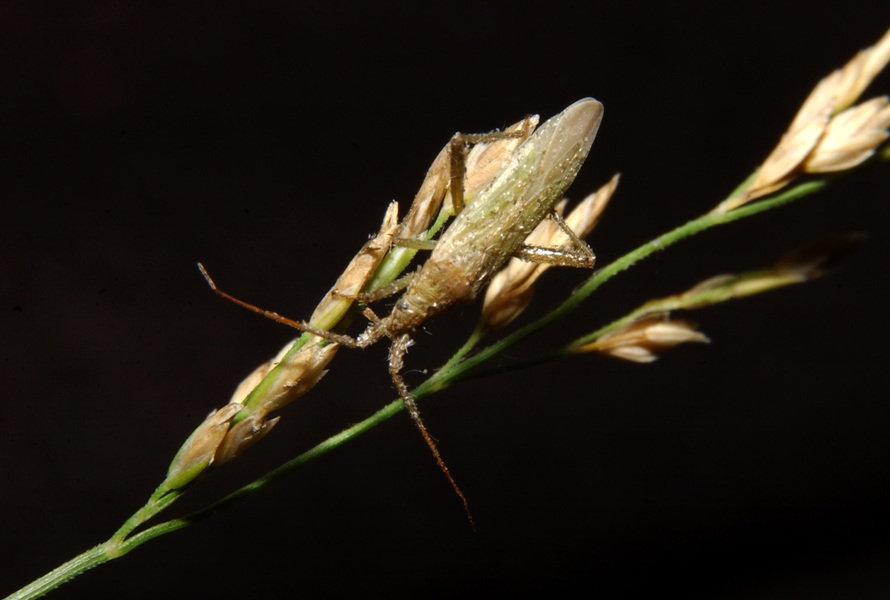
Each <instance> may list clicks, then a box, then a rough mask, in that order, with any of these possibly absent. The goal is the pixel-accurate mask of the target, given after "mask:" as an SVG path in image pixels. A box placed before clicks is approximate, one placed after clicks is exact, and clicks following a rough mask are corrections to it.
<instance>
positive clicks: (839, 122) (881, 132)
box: [803, 96, 890, 173]
mask: <svg viewBox="0 0 890 600" xmlns="http://www.w3.org/2000/svg"><path fill="white" fill-rule="evenodd" d="M888 127H890V107H888V105H887V97H886V96H882V97H878V98H872V99H871V100H869V101H867V102H863V103H862V104H858V105H856V106H853V107H851V108H848V109H847V110H845V111H843V112H842V113H840V114H838V115H836V116H835V117H834V118H833V119H831V122H830V123H829V124H828V127H827V128H826V129H825V132H824V133H823V134H822V139H820V140H819V144H818V145H817V146H816V147H815V148H814V149H813V151H812V153H811V154H810V156H809V157H808V158H807V159H806V162H804V165H803V170H804V171H806V172H807V173H829V172H832V171H843V170H845V169H852V168H853V167H855V166H856V165H858V164H860V163H862V162H863V161H865V160H866V159H868V158H869V157H870V156H871V155H873V154H874V153H875V149H876V148H877V147H878V146H880V145H881V144H883V143H884V141H886V139H887V137H888V134H887V128H888Z"/></svg>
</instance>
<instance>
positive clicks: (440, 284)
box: [363, 98, 603, 341]
mask: <svg viewBox="0 0 890 600" xmlns="http://www.w3.org/2000/svg"><path fill="white" fill-rule="evenodd" d="M602 114H603V105H602V104H600V103H599V102H597V101H596V100H594V99H592V98H585V99H583V100H579V101H578V102H576V103H574V104H572V105H571V106H569V107H568V108H566V109H565V110H564V111H563V112H561V113H560V114H558V115H556V116H555V117H553V118H551V119H549V120H548V121H547V122H546V123H544V125H542V126H541V127H540V128H539V129H538V130H537V131H535V132H534V133H533V134H532V135H531V137H529V138H528V139H527V140H525V142H523V143H522V145H521V146H519V148H517V150H516V152H514V154H513V156H512V157H510V159H509V160H508V161H507V162H506V164H505V165H504V166H503V167H502V168H501V170H500V172H499V173H498V174H497V175H495V177H494V178H493V179H492V180H491V182H490V183H489V185H488V186H487V187H486V188H485V189H483V190H482V191H481V192H479V194H477V195H476V196H475V197H474V198H473V200H472V201H471V202H470V203H469V204H468V205H467V206H466V207H465V208H464V210H463V212H461V213H460V214H459V215H457V217H456V218H455V220H454V222H453V223H451V225H449V227H448V229H447V230H446V231H445V233H444V234H442V237H441V238H440V239H439V240H438V241H437V242H436V247H435V249H434V250H433V252H432V254H431V255H430V257H429V258H428V259H427V261H426V263H424V265H423V268H422V269H421V270H420V272H419V273H418V274H417V275H416V276H415V277H414V279H413V280H412V281H411V283H410V284H409V286H408V288H407V289H406V290H405V293H404V294H403V295H402V297H401V298H400V299H399V300H398V302H397V303H396V306H395V308H394V309H393V312H392V313H391V314H390V315H389V316H388V317H387V318H386V319H384V320H383V321H381V322H380V323H378V324H377V326H376V327H375V328H374V329H377V331H379V333H376V335H373V334H372V335H371V336H367V338H365V339H368V340H369V341H370V340H371V339H378V338H379V337H380V336H381V335H384V334H385V335H388V336H389V337H393V338H395V337H396V336H398V335H399V334H401V333H403V332H406V331H409V330H411V329H413V328H415V327H417V326H419V325H420V324H421V323H423V322H424V321H426V320H428V319H430V318H432V317H434V316H435V315H437V314H439V313H441V312H443V311H445V310H447V309H449V308H450V307H452V306H454V305H456V304H462V303H465V302H469V301H471V300H473V299H474V298H475V297H476V295H477V294H478V293H479V291H480V290H481V289H482V288H484V287H485V285H486V284H488V282H489V281H490V280H491V278H492V277H493V276H494V274H495V273H497V271H498V270H500V268H501V267H502V266H503V265H504V263H505V262H506V261H507V259H508V258H510V256H511V255H512V254H513V253H514V252H515V251H516V250H517V249H518V248H519V247H520V246H521V245H522V242H523V241H524V240H525V238H527V237H528V235H529V234H530V233H531V232H532V231H533V230H534V229H535V227H537V226H538V223H540V222H541V221H543V220H544V219H545V218H546V217H547V215H549V214H550V213H551V212H552V211H553V207H554V206H555V205H556V203H557V202H559V200H560V199H562V197H563V194H564V193H565V191H566V189H567V188H568V187H569V185H570V184H571V183H572V181H574V179H575V176H576V175H577V174H578V170H579V169H580V168H581V165H582V164H583V163H584V160H585V159H586V158H587V154H588V152H589V151H590V147H591V145H592V144H593V139H594V137H595V136H596V132H597V130H598V129H599V125H600V122H601V121H602ZM363 337H364V336H363Z"/></svg>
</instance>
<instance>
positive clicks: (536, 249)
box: [513, 211, 596, 269]
mask: <svg viewBox="0 0 890 600" xmlns="http://www.w3.org/2000/svg"><path fill="white" fill-rule="evenodd" d="M550 218H551V219H553V221H554V222H555V223H556V226H557V227H559V229H560V230H561V231H562V233H563V235H565V237H566V241H565V242H564V243H563V244H562V245H560V246H553V247H542V246H528V245H526V244H523V245H521V246H520V247H519V248H517V249H516V251H515V252H514V253H513V256H515V257H516V258H519V259H522V260H524V261H527V262H531V263H538V264H546V265H553V266H558V267H578V268H581V269H592V268H593V265H594V263H595V262H596V255H595V254H594V253H593V250H591V249H590V246H588V245H587V242H585V241H584V240H582V239H581V238H579V237H578V236H577V235H575V232H574V231H572V229H571V228H570V227H569V226H568V224H566V222H565V219H563V218H562V216H561V215H560V214H559V213H558V212H556V211H553V212H552V213H551V214H550Z"/></svg>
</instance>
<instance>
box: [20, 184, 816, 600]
mask: <svg viewBox="0 0 890 600" xmlns="http://www.w3.org/2000/svg"><path fill="white" fill-rule="evenodd" d="M748 181H750V178H749V180H748ZM746 183H747V181H746ZM746 183H745V184H742V186H740V188H739V190H736V191H735V192H733V194H731V195H730V198H731V197H733V196H734V195H736V194H738V193H739V191H740V190H742V189H744V187H745V185H746ZM826 185H827V181H826V180H824V179H820V180H816V181H809V182H805V183H801V184H799V185H797V186H794V187H792V188H789V189H786V190H784V191H783V192H782V193H779V194H776V195H775V196H772V197H768V198H765V199H762V200H760V201H758V202H756V203H752V204H748V205H744V206H742V207H740V208H737V209H735V210H733V211H730V212H726V213H713V212H711V213H708V214H705V215H702V216H700V217H698V218H696V219H693V220H691V221H689V222H687V223H685V224H684V225H681V226H680V227H677V228H675V229H673V230H671V231H669V232H667V233H665V234H662V235H660V236H658V237H657V238H655V239H653V240H651V241H649V242H647V243H645V244H643V245H641V246H639V247H638V248H636V249H634V250H632V251H630V252H628V253H627V254H625V255H624V256H622V257H620V258H618V259H617V260H615V261H613V262H612V263H611V264H609V265H607V266H606V267H604V268H603V269H601V270H599V271H597V272H596V273H594V274H593V275H592V276H591V277H589V278H588V279H587V280H586V281H585V282H584V283H583V284H581V285H580V286H579V287H578V288H577V289H576V290H575V291H574V292H573V293H572V294H571V295H570V296H569V297H568V298H567V299H566V300H565V301H564V302H563V303H562V304H561V305H560V306H558V307H557V308H555V309H554V310H553V311H551V312H549V313H547V314H546V315H544V316H543V317H541V318H540V319H538V320H537V321H534V322H532V323H530V324H528V325H526V326H525V327H522V328H521V329H518V330H517V331H515V332H513V333H511V334H509V335H507V336H505V337H504V338H502V339H500V340H498V341H496V342H494V343H493V344H491V345H490V346H488V347H486V348H483V349H482V350H480V351H479V352H477V353H476V354H474V355H472V356H469V357H467V355H468V354H469V353H470V352H471V351H472V350H473V349H474V348H475V347H476V346H477V345H478V343H479V341H480V340H481V339H483V336H484V333H485V332H484V331H483V330H482V329H480V328H477V329H476V330H475V331H474V332H473V333H472V334H471V335H470V337H469V338H468V340H467V342H466V343H465V344H464V345H463V346H462V347H461V348H460V349H459V350H458V351H457V352H456V353H455V355H454V356H452V357H451V359H449V360H448V362H446V363H445V365H443V366H442V368H441V369H439V370H438V371H436V373H434V374H433V375H432V376H431V377H430V378H429V379H427V380H426V381H425V382H423V383H422V384H420V385H419V386H418V387H417V388H415V389H414V390H413V391H412V392H411V393H412V395H413V396H414V397H415V398H416V399H418V400H419V399H421V398H424V397H426V396H429V395H431V394H433V393H435V392H437V391H439V390H442V389H444V388H446V387H449V386H450V385H452V384H454V383H456V382H459V381H462V380H465V379H469V378H471V377H472V378H476V377H482V376H487V375H491V374H495V373H500V372H504V371H506V370H513V369H514V368H520V367H528V366H531V365H532V364H537V363H541V362H546V361H549V360H553V359H556V358H559V357H560V356H563V355H565V354H567V353H568V352H570V350H571V347H572V346H571V345H570V346H567V347H566V348H563V349H561V350H559V351H558V352H556V353H553V354H550V355H546V356H543V357H540V358H538V359H535V360H533V361H530V362H524V363H521V365H519V364H518V365H515V366H514V367H511V368H500V369H495V370H488V371H484V372H481V371H476V369H477V368H478V367H479V366H481V365H482V364H484V363H486V362H487V361H489V360H491V359H492V358H494V357H495V356H497V355H499V354H501V353H502V352H504V351H505V350H507V349H508V348H510V347H512V346H514V345H516V344H518V343H519V342H521V341H523V340H525V339H526V338H528V337H530V336H531V335H533V334H535V333H536V332H538V331H540V330H541V329H543V328H545V327H547V326H549V325H550V324H552V323H553V322H555V321H557V320H559V319H561V318H563V317H565V316H566V315H568V313H570V312H571V311H572V310H574V309H575V308H577V307H578V305H580V304H581V303H582V302H583V301H584V300H585V299H586V298H587V297H588V296H590V295H591V294H592V293H593V292H594V291H596V290H597V289H598V288H599V287H600V286H601V285H603V284H604V283H606V282H607V281H609V280H610V279H612V278H613V277H614V276H615V275H617V274H618V273H621V272H622V271H624V270H626V269H627V268H629V267H631V266H633V265H634V264H635V263H637V262H639V261H640V260H643V259H645V258H647V257H649V256H651V255H652V254H654V253H656V252H658V251H660V250H664V249H665V248H667V247H668V246H671V245H673V244H675V243H677V242H679V241H680V240H683V239H685V238H687V237H691V236H693V235H696V234H698V233H701V232H703V231H706V230H708V229H710V228H712V227H715V226H717V225H723V224H726V223H730V222H733V221H737V220H739V219H742V218H746V217H749V216H753V215H755V214H758V213H760V212H763V211H766V210H770V209H773V208H777V207H779V206H782V205H784V204H787V203H789V202H791V201H793V200H796V199H797V198H800V197H803V196H806V195H808V194H812V193H814V192H816V191H819V190H821V189H822V188H824V187H825V186H826ZM622 322H623V320H619V321H616V322H614V323H612V324H610V325H607V326H606V327H605V328H602V329H601V330H599V331H597V332H595V333H594V335H602V334H603V333H606V331H608V330H611V329H613V328H615V327H618V326H620V324H621V323H622ZM402 410H404V403H403V402H402V400H401V399H396V400H394V401H392V402H390V403H389V404H387V405H386V406H384V407H383V408H381V409H380V410H378V411H377V412H376V413H374V414H373V415H371V416H369V417H368V418H366V419H365V420H363V421H361V422H359V423H356V424H355V425H353V426H351V427H349V428H347V429H344V430H343V431H341V432H340V433H338V434H336V435H334V436H332V437H330V438H328V439H327V440H325V441H323V442H321V443H320V444H318V445H316V446H315V447H313V448H311V449H310V450H308V451H306V452H304V453H302V454H300V455H299V456H297V457H295V458H293V459H291V460H289V461H287V462H285V463H284V464H282V465H280V466H279V467H277V468H275V469H273V470H272V471H270V472H268V473H266V474H265V475H263V476H262V477H259V478H257V479H255V480H254V481H252V482H250V483H248V484H247V485H244V486H243V487H241V488H239V489H238V490H236V491H234V492H232V493H231V494H229V495H227V496H225V497H223V498H221V499H219V500H217V501H215V502H213V503H212V504H210V505H208V506H207V507H205V508H203V509H201V510H199V511H197V512H195V513H192V514H190V515H187V516H185V517H181V518H177V519H171V520H169V521H164V522H162V523H159V524H157V525H154V526H151V527H148V528H147V529H144V530H143V531H140V532H138V533H136V534H133V535H131V534H132V533H133V531H135V530H136V529H137V528H138V527H139V526H140V525H142V524H143V523H145V522H146V521H148V520H149V519H151V518H152V517H154V516H155V515H157V514H158V513H160V512H161V511H162V510H164V509H165V508H167V507H168V506H170V504H172V503H173V502H175V501H176V500H177V499H178V498H179V497H180V496H181V495H182V493H183V490H168V489H166V488H164V487H163V486H162V487H160V488H158V489H157V490H156V491H155V492H154V494H152V496H151V498H150V499H149V501H148V502H147V503H146V505H145V506H144V507H142V508H141V509H140V510H139V511H137V512H136V513H134V515H133V516H132V517H130V518H129V519H128V520H127V521H126V522H125V523H124V525H123V526H122V527H121V528H120V529H119V530H118V531H117V532H115V534H114V535H113V536H112V537H111V538H110V539H108V540H107V541H106V542H104V543H102V544H100V545H98V546H95V547H93V548H90V549H89V550H87V551H85V552H83V553H82V554H80V555H78V556H76V557H74V558H73V559H71V560H69V561H68V562H66V563H64V564H62V565H60V566H59V567H57V568H56V569H54V570H53V571H50V572H49V573H47V574H46V575H44V576H43V577H41V578H39V579H37V580H35V581H34V582H32V583H31V584H29V585H28V586H26V587H24V588H22V589H21V590H19V591H17V592H15V593H14V594H12V595H11V596H9V597H8V598H7V600H30V599H32V598H39V597H40V596H42V595H44V594H46V593H47V592H49V591H51V590H53V589H55V588H56V587H58V586H60V585H62V584H63V583H65V582H67V581H69V580H71V579H73V578H74V577H76V576H77V575H80V574H81V573H83V572H85V571H87V570H89V569H91V568H93V567H96V566H98V565H101V564H103V563H105V562H108V561H109V560H112V559H114V558H118V557H120V556H123V555H124V554H127V553H128V552H130V551H131V550H133V549H135V548H137V547H139V546H141V545H142V544H144V543H146V542H148V541H151V540H153V539H155V538H157V537H160V536H162V535H166V534H168V533H172V532H174V531H178V530H180V529H183V528H185V527H187V526H189V525H191V524H193V523H197V522H199V521H202V520H204V519H206V518H208V517H210V516H212V515H214V514H216V513H218V512H220V511H221V510H223V509H225V508H226V507H228V506H230V505H232V504H235V503H237V502H239V501H241V500H244V499H245V498H247V497H249V496H251V495H252V494H254V493H255V492H258V491H259V490H261V489H263V488H264V487H266V486H267V485H269V484H270V483H272V482H273V481H275V480H277V479H278V478H280V477H282V476H284V475H286V474H288V473H290V472H291V471H293V470H295V469H296V468H298V467H300V466H302V465H304V464H306V463H308V462H311V461H312V460H315V459H316V458H319V457H320V456H323V455H324V454H327V453H328V452H330V451H331V450H334V449H335V448H338V447H340V446H342V445H343V444H345V443H346V442H348V441H350V440H352V439H355V438H357V437H358V436H360V435H361V434H362V433H364V432H366V431H369V430H370V429H373V428H374V427H376V426H377V425H380V424H381V423H383V422H384V421H386V420H388V419H389V418H391V417H392V416H394V415H396V414H397V413H399V412H401V411H402Z"/></svg>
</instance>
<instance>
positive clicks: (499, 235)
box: [201, 98, 603, 522]
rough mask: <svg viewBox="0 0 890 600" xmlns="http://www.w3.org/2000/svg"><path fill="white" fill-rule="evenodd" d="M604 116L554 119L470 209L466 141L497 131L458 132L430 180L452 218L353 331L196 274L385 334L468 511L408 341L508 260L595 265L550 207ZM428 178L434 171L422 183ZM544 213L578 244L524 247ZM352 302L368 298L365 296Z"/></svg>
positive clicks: (404, 389)
mask: <svg viewBox="0 0 890 600" xmlns="http://www.w3.org/2000/svg"><path fill="white" fill-rule="evenodd" d="M602 116H603V106H602V104H600V103H599V102H598V101H596V100H594V99H593V98H585V99H583V100H579V101H578V102H575V103H574V104H572V105H571V106H569V107H568V108H566V109H565V110H563V111H562V112H561V113H559V114H558V115H556V116H555V117H552V118H551V119H549V120H548V121H547V122H545V123H544V124H543V125H542V126H541V127H540V128H538V129H537V130H536V131H535V132H534V133H532V134H531V135H529V136H528V137H527V138H526V139H525V140H524V141H523V142H522V143H521V144H520V145H519V146H518V147H517V148H516V149H515V150H514V151H513V152H512V154H510V155H509V156H508V157H507V158H506V159H505V160H504V161H503V163H502V164H501V165H500V168H499V170H498V171H497V172H496V173H495V174H494V175H493V176H492V177H491V178H490V179H489V180H488V183H487V184H486V185H485V186H484V187H483V188H482V189H481V191H479V192H478V193H477V194H475V195H474V196H473V197H472V198H470V199H469V201H468V203H467V204H466V206H463V176H464V164H463V163H462V162H461V161H462V160H463V156H464V154H465V151H466V146H467V144H468V143H483V142H488V141H489V140H490V139H492V138H497V137H498V136H499V134H498V133H493V134H482V135H477V136H466V135H463V134H456V135H455V136H454V138H452V141H451V143H450V145H449V146H448V147H447V148H448V151H449V153H450V161H449V162H450V171H451V172H450V177H447V178H444V177H443V178H440V182H439V183H437V184H436V185H437V186H438V187H439V188H441V189H438V190H435V192H434V193H435V194H438V195H440V196H442V197H444V195H445V192H446V190H445V187H448V186H449V185H450V192H451V197H452V205H453V207H454V212H455V213H456V214H457V216H456V217H455V219H454V221H453V222H452V223H451V224H450V225H449V226H448V228H447V229H446V230H445V232H444V233H443V234H442V235H441V237H440V238H439V239H438V240H437V241H435V242H434V246H433V248H432V254H431V255H430V256H429V258H428V259H427V260H426V262H425V263H424V264H423V266H422V267H421V268H420V270H419V272H417V273H416V274H415V275H414V276H413V277H412V278H410V280H409V281H408V282H407V283H406V284H404V285H403V286H402V287H404V288H405V291H404V293H403V294H402V296H401V297H400V298H399V299H398V300H397V301H396V304H395V307H394V308H393V310H392V312H391V313H390V314H389V315H388V316H386V317H384V318H382V319H380V318H378V317H376V316H375V315H374V313H373V312H371V311H370V310H366V311H365V314H366V316H368V318H369V319H370V320H371V323H370V324H369V326H368V327H367V329H366V330H365V331H364V332H363V333H361V334H360V335H359V336H358V337H354V338H353V337H350V336H347V335H342V334H337V333H333V332H330V331H325V330H321V329H318V328H316V327H313V326H311V325H309V324H308V323H306V322H298V321H293V320H291V319H287V318H285V317H282V316H280V315H278V314H277V313H272V312H270V311H265V310H262V309H259V308H257V307H254V306H252V305H247V304H246V303H244V302H243V301H240V300H237V299H236V298H233V297H232V296H230V295H229V294H226V293H225V292H222V291H221V290H219V289H218V288H217V287H216V285H215V284H214V283H213V281H212V280H211V279H210V277H209V276H208V275H207V273H206V272H205V271H204V269H203V267H202V268H201V271H202V273H204V276H205V277H206V278H207V281H208V283H209V284H210V286H211V287H212V288H213V289H214V291H216V292H217V293H219V294H221V295H223V296H225V297H226V298H229V299H231V300H234V301H235V302H237V303H238V304H241V305H242V306H246V307H247V308H250V309H252V310H255V311H257V312H260V313H262V314H265V315H266V316H268V317H270V318H273V319H275V320H277V321H279V322H282V323H284V324H287V325H290V326H292V327H295V328H297V329H299V330H301V331H305V332H309V333H312V334H315V335H317V336H319V337H322V338H324V339H326V340H329V341H331V342H335V343H338V344H341V345H343V346H347V347H352V348H365V347H367V346H370V345H371V344H373V343H374V342H376V341H378V340H379V339H380V338H382V337H384V336H385V337H388V338H390V339H391V340H392V345H391V346H390V351H389V371H390V374H391V376H392V380H393V383H394V385H395V387H396V389H397V390H398V393H399V396H401V398H402V400H403V401H404V403H405V407H406V408H407V409H408V412H409V414H410V415H411V418H412V419H413V420H414V423H415V424H416V425H417V427H418V429H419V430H420V432H421V434H422V435H423V437H424V439H425V440H426V442H427V444H428V445H429V447H430V449H431V450H432V452H433V455H434V456H435V458H436V460H437V462H438V463H439V466H440V467H441V468H442V470H443V471H444V472H445V474H446V476H447V477H448V479H449V481H450V482H451V485H452V487H453V488H454V489H455V491H456V492H457V494H458V495H459V496H460V498H461V500H462V501H463V503H464V507H465V508H467V501H466V499H465V498H464V496H463V494H462V493H461V491H460V489H459V488H458V487H457V484H456V483H455V482H454V479H453V478H452V477H451V475H450V474H449V472H448V468H447V467H446V466H445V463H444V461H443V460H442V458H441V456H440V455H439V452H438V450H437V448H436V445H435V443H434V442H433V440H432V437H431V436H430V434H429V433H428V432H427V430H426V427H425V426H424V424H423V421H422V420H421V418H420V413H419V412H418V409H417V405H416V403H415V402H414V398H413V397H412V396H411V393H410V392H409V390H408V386H407V385H406V384H405V381H404V380H403V379H402V376H401V374H400V371H401V369H402V365H403V358H404V355H405V353H406V351H407V349H408V347H409V346H410V345H411V344H412V343H413V342H412V335H413V333H414V331H415V329H416V328H417V327H419V326H420V325H421V324H423V323H424V322H426V321H427V320H429V319H431V318H432V317H435V316H436V315H438V314H439V313H442V312H444V311H446V310H448V309H449V308H451V307H453V306H456V305H459V304H463V303H467V302H470V301H471V300H473V299H474V298H475V297H476V296H477V294H478V293H479V292H480V291H481V290H482V289H483V288H484V287H485V286H486V285H487V284H488V282H489V281H490V280H491V278H492V277H493V276H494V275H495V273H497V272H498V271H499V270H500V269H501V267H503V265H504V263H505V262H506V261H507V260H508V259H509V258H510V257H511V256H514V255H515V256H519V257H520V258H523V259H526V260H531V261H534V262H544V263H551V264H557V265H563V266H577V267H584V268H592V267H593V263H594V255H593V252H591V250H590V248H589V247H588V246H587V244H585V243H584V242H582V241H580V240H579V239H578V238H577V236H575V235H574V233H572V232H571V230H569V229H568V227H567V226H566V225H565V224H564V223H563V222H562V221H561V218H560V217H559V215H557V214H556V213H555V211H554V206H555V205H556V204H557V202H559V201H560V199H562V197H563V194H564V193H565V191H566V189H567V188H568V187H569V185H570V184H571V183H572V181H574V179H575V176H576V175H577V173H578V170H579V169H580V168H581V165H582V164H583V162H584V160H585V159H586V158H587V154H588V152H589V151H590V147H591V145H592V144H593V140H594V137H595V136H596V133H597V130H598V129H599V125H600V122H601V121H602ZM431 176H432V169H431V174H430V175H428V179H429V178H430V177H431ZM448 182H450V184H449V183H448ZM426 183H427V182H425V185H426ZM548 216H552V217H553V218H555V219H556V220H557V224H558V225H559V226H560V227H561V228H562V229H563V230H564V231H565V233H566V234H567V235H568V236H569V239H570V242H571V243H572V244H573V246H574V247H572V248H568V247H560V248H540V247H529V246H525V245H524V244H523V241H524V240H525V239H526V237H528V235H529V234H530V233H531V232H532V231H533V230H534V229H535V228H536V227H537V226H538V224H539V223H541V221H543V220H544V219H545V218H547V217H548ZM397 243H401V244H403V245H409V246H413V247H426V246H427V242H426V240H415V239H409V240H400V241H399V242H397ZM377 297H379V295H378V294H375V295H374V298H377ZM358 299H359V300H361V301H366V300H368V298H363V297H362V295H361V294H360V295H359V297H358ZM467 514H468V515H469V510H467ZM471 522H472V518H471Z"/></svg>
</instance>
